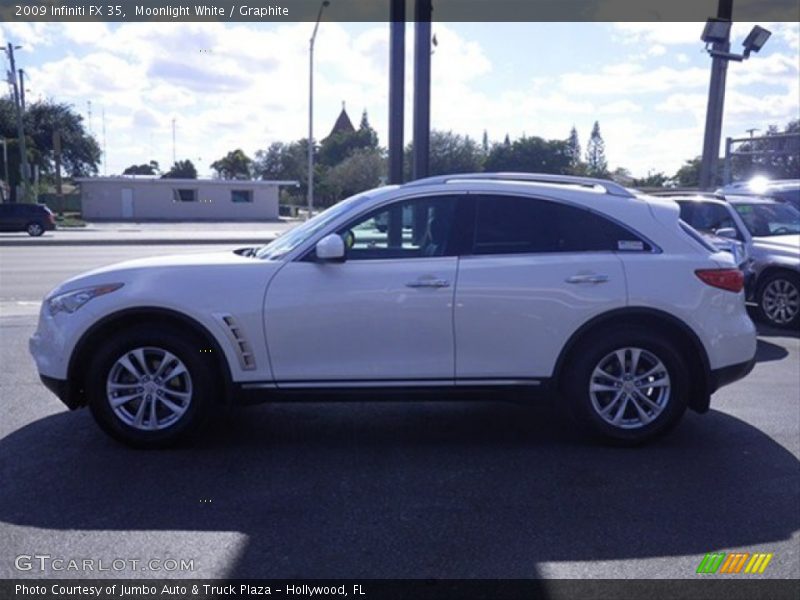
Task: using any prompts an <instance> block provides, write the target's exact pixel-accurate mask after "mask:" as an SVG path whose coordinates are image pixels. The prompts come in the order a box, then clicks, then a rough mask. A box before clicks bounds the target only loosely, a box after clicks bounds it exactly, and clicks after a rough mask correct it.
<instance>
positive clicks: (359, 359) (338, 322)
mask: <svg viewBox="0 0 800 600" xmlns="http://www.w3.org/2000/svg"><path fill="white" fill-rule="evenodd" d="M457 204H458V202H457V197H455V196H453V195H442V196H433V197H423V198H412V199H404V200H398V201H395V202H394V203H392V204H390V205H388V206H384V207H382V208H379V209H376V210H373V211H372V212H370V213H368V214H366V215H363V216H361V217H357V218H356V219H355V220H354V221H352V222H350V223H348V224H347V225H346V226H344V227H342V228H339V230H338V232H337V233H339V234H340V235H342V237H343V238H344V239H345V242H346V245H347V246H348V250H347V256H346V259H345V260H344V261H343V262H322V261H319V260H317V259H316V257H315V255H314V252H313V251H310V252H309V253H308V254H307V255H306V256H304V257H302V258H300V259H298V260H295V261H293V262H290V263H288V264H287V265H285V266H284V267H283V268H282V269H281V270H280V272H279V273H278V274H277V275H276V276H275V278H274V279H273V280H272V282H271V283H270V285H269V288H268V290H267V295H266V299H265V305H264V315H265V317H264V318H265V331H266V338H267V344H268V347H269V353H270V360H271V364H272V369H273V372H274V375H275V379H276V381H278V383H279V385H281V386H285V387H289V386H291V385H293V384H294V385H303V384H308V383H314V382H316V383H320V382H327V383H326V384H331V385H335V384H337V383H338V384H339V385H406V384H420V385H422V384H437V383H452V381H453V378H454V371H455V357H454V347H453V346H454V343H453V312H452V311H453V294H454V291H455V279H456V270H457V260H458V259H457V257H456V252H455V250H454V247H453V239H454V238H453V233H454V229H455V227H454V223H455V214H456V208H457Z"/></svg>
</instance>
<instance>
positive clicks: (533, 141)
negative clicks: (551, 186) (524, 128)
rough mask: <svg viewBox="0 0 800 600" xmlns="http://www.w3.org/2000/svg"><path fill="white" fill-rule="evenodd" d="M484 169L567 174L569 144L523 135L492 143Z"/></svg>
mask: <svg viewBox="0 0 800 600" xmlns="http://www.w3.org/2000/svg"><path fill="white" fill-rule="evenodd" d="M484 169H485V170H486V171H521V172H529V173H553V174H559V175H563V174H567V173H569V169H570V157H569V148H568V147H567V142H565V141H562V140H545V139H543V138H540V137H536V136H533V137H522V138H519V139H517V140H514V142H513V143H509V144H506V143H505V142H504V143H503V144H495V145H494V146H493V147H492V150H491V152H490V153H489V156H488V157H487V158H486V162H485V163H484Z"/></svg>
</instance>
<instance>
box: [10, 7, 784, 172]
mask: <svg viewBox="0 0 800 600" xmlns="http://www.w3.org/2000/svg"><path fill="white" fill-rule="evenodd" d="M22 25H24V27H22V26H20V27H17V28H16V30H15V34H16V35H18V38H19V39H20V40H23V38H24V39H28V40H33V44H34V46H33V47H32V49H33V50H34V52H32V54H36V52H38V51H39V50H42V51H43V52H42V56H46V58H42V59H40V60H38V61H33V65H32V66H29V67H26V69H27V70H28V71H29V75H30V77H31V81H32V82H34V83H32V87H34V89H35V90H36V92H38V93H41V94H42V95H44V96H50V97H53V98H55V99H58V100H62V101H67V102H71V103H73V104H74V105H75V106H76V107H78V109H79V110H80V111H81V112H84V110H83V109H84V107H85V106H86V101H87V100H91V101H92V105H93V110H94V118H93V122H94V123H93V130H94V131H95V133H96V134H97V133H99V132H100V129H101V128H100V120H99V116H100V114H101V111H102V110H103V109H105V112H106V130H107V139H108V159H109V161H108V162H109V165H108V172H109V173H113V172H120V171H121V170H122V169H124V168H125V167H126V166H128V165H129V164H131V163H133V162H136V163H142V162H146V161H148V160H150V159H155V160H158V161H159V162H160V163H161V164H162V165H168V164H169V163H170V162H171V158H172V133H171V132H172V125H171V123H172V119H175V120H176V130H177V132H176V138H177V155H178V158H179V159H180V158H190V159H191V160H193V161H194V162H195V163H196V164H197V165H198V169H199V170H200V172H201V173H207V172H208V165H209V164H210V163H211V162H213V161H214V160H215V159H216V158H218V157H219V156H222V155H223V154H224V153H226V152H227V151H229V150H231V149H233V148H236V147H241V148H242V149H244V150H245V152H247V153H248V154H251V155H252V154H253V153H254V152H255V151H256V150H257V149H261V148H266V147H267V146H268V145H269V144H270V143H271V142H273V141H290V140H296V139H299V138H301V137H304V136H306V135H307V109H308V37H309V34H310V28H311V26H310V25H309V24H308V23H288V24H285V25H281V26H277V27H266V26H262V25H260V24H249V23H235V24H224V23H146V24H145V23H128V24H120V25H113V26H106V25H104V24H99V23H78V24H69V25H67V24H51V25H48V26H44V25H41V24H22ZM784 25H785V26H781V27H774V28H773V31H774V38H775V39H774V42H775V45H774V46H772V44H773V40H771V41H770V43H769V45H768V46H767V47H766V48H765V50H764V51H763V52H762V53H761V54H758V55H754V56H753V57H752V58H751V59H750V60H749V61H746V62H744V63H735V64H734V63H731V65H730V69H729V71H728V73H729V74H728V100H727V102H726V115H725V127H726V131H728V130H729V131H732V132H734V133H736V134H739V133H740V132H741V131H742V130H743V128H745V127H749V126H756V127H762V128H763V127H766V125H768V124H770V123H781V124H782V123H783V122H784V121H786V120H788V118H791V116H792V115H797V112H798V107H800V99H798V92H797V87H798V86H797V78H798V65H797V61H796V60H794V58H795V57H794V56H792V50H791V49H792V48H794V51H795V53H796V50H797V44H796V41H797V38H798V27H797V26H796V24H784ZM2 27H3V31H4V33H7V30H6V28H7V25H6V24H4V25H3V26H2ZM497 27H498V31H499V32H500V34H499V35H498V36H497V39H498V42H497V43H498V45H499V44H501V43H504V44H507V43H514V40H513V39H510V40H506V39H503V38H502V26H500V25H497ZM433 29H434V32H435V34H436V37H437V40H438V42H439V44H438V46H437V47H436V48H435V52H434V54H433V56H432V79H433V82H434V88H433V92H432V100H431V101H432V107H431V111H432V114H431V122H432V125H433V127H435V128H437V129H445V130H447V129H451V130H453V131H455V132H457V133H462V134H468V135H470V136H471V137H473V138H474V139H480V136H481V134H482V132H483V130H484V129H486V130H488V133H489V136H490V138H491V139H492V140H500V139H502V137H503V136H504V135H505V134H506V133H509V134H510V135H511V137H512V138H513V137H516V136H519V135H521V134H522V133H523V132H524V133H527V134H528V135H539V136H542V137H547V138H554V139H564V138H566V137H567V135H568V133H569V129H570V127H571V126H572V124H573V123H574V124H575V125H576V126H577V128H578V130H579V132H580V133H581V135H582V141H583V142H584V143H585V141H586V139H585V138H586V137H587V135H588V132H589V130H590V128H591V126H592V123H593V122H594V121H595V120H597V119H600V122H601V127H602V131H603V135H604V137H605V139H606V143H607V151H608V154H609V161H610V162H611V164H612V165H613V166H624V167H627V168H629V169H631V171H632V172H633V173H634V174H635V175H640V174H644V173H646V172H647V171H648V170H651V169H654V170H659V171H665V172H667V173H672V172H674V171H675V170H676V169H677V168H678V167H679V166H680V165H681V163H682V162H683V160H685V159H686V158H689V157H692V156H695V155H696V154H698V153H699V147H700V144H701V142H702V127H703V122H704V118H705V100H706V93H707V87H708V78H709V67H710V61H708V60H707V58H708V57H707V56H706V55H705V54H704V55H703V58H704V59H706V64H704V63H699V62H698V61H696V60H694V58H692V57H690V54H691V52H692V48H691V47H689V45H691V46H692V47H694V51H696V52H698V53H700V52H703V50H702V42H700V40H699V32H700V30H701V29H702V24H697V23H672V24H670V23H667V24H663V23H661V24H659V23H623V24H617V25H615V26H614V32H615V34H616V36H617V38H618V39H619V40H621V43H617V44H614V43H613V42H609V45H610V49H611V52H609V53H608V55H613V56H616V57H618V58H617V61H616V62H610V63H607V64H605V65H603V64H602V63H601V64H600V66H599V67H598V66H597V63H596V62H595V63H592V61H590V60H586V61H583V60H582V61H575V62H571V63H567V64H568V65H569V66H568V68H565V69H564V70H563V71H560V72H558V73H557V74H555V75H551V74H547V73H548V70H547V69H545V68H541V67H539V66H538V65H537V64H536V62H535V61H534V62H533V63H532V62H531V61H530V60H528V59H527V58H526V57H524V56H520V63H519V64H515V65H510V66H509V65H507V64H500V63H499V62H498V60H499V59H498V58H496V55H495V53H496V52H497V48H496V47H494V46H492V43H491V42H484V44H483V45H481V44H479V43H477V42H476V41H475V40H472V39H468V38H467V37H465V36H464V35H463V34H462V33H461V32H460V31H459V25H458V24H442V23H436V24H434V28H433ZM742 29H747V27H746V26H745V25H738V24H737V29H736V31H735V33H736V35H739V33H740V30H742ZM355 31H358V33H354V28H352V27H351V26H348V25H347V24H344V23H335V22H323V23H322V24H321V26H320V30H319V34H318V37H317V41H316V52H315V94H314V99H315V119H314V129H315V137H316V138H317V139H320V138H322V137H324V136H325V135H327V133H328V130H329V128H330V127H331V125H332V124H333V122H334V120H335V118H336V116H337V114H338V112H339V110H340V108H341V102H342V101H346V102H347V109H348V112H349V113H350V116H351V118H352V119H353V120H354V121H355V122H356V123H357V122H358V119H359V117H360V113H361V110H362V109H365V108H366V109H368V111H369V116H370V121H371V123H372V125H373V126H374V127H375V128H376V129H377V130H378V133H379V136H380V139H381V142H382V143H384V144H385V143H386V124H387V98H388V95H387V94H388V90H387V87H388V86H387V84H388V77H389V75H388V39H389V36H388V27H387V26H386V24H383V23H382V24H378V25H375V26H360V27H358V28H357V29H355ZM37 36H38V37H37ZM793 43H794V46H792V44H793ZM680 44H686V45H687V46H686V48H681V47H679V46H680ZM771 46H772V47H771ZM56 47H57V48H59V49H61V50H62V53H61V54H60V55H58V56H55V57H53V56H52V49H53V48H56ZM787 48H788V50H787ZM44 49H46V50H47V52H44ZM406 51H407V56H406V119H405V122H406V138H405V139H406V141H409V140H410V133H411V124H412V121H413V114H412V110H411V101H412V92H413V27H408V28H407V39H406ZM599 55H600V54H599V53H598V56H599ZM30 56H31V55H29V56H28V57H26V58H29V57H30ZM698 65H699V66H698ZM509 73H510V75H509ZM676 124H677V125H676Z"/></svg>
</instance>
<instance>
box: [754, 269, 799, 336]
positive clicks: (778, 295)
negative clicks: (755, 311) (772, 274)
mask: <svg viewBox="0 0 800 600" xmlns="http://www.w3.org/2000/svg"><path fill="white" fill-rule="evenodd" d="M761 308H762V309H763V311H764V314H765V315H766V316H767V318H768V319H769V320H770V321H772V322H773V323H777V324H778V325H786V324H787V323H791V322H792V320H793V319H794V318H795V317H796V316H797V313H798V312H800V290H798V289H797V286H795V285H794V284H793V283H792V282H791V281H789V280H788V279H775V280H773V281H771V282H769V283H768V284H767V286H766V287H765V288H764V291H763V293H762V294H761Z"/></svg>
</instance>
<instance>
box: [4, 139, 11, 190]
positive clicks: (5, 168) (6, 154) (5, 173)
mask: <svg viewBox="0 0 800 600" xmlns="http://www.w3.org/2000/svg"><path fill="white" fill-rule="evenodd" d="M3 179H5V182H6V185H7V186H8V189H9V191H10V190H11V177H9V175H8V140H7V139H6V138H3ZM4 200H8V198H4Z"/></svg>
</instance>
